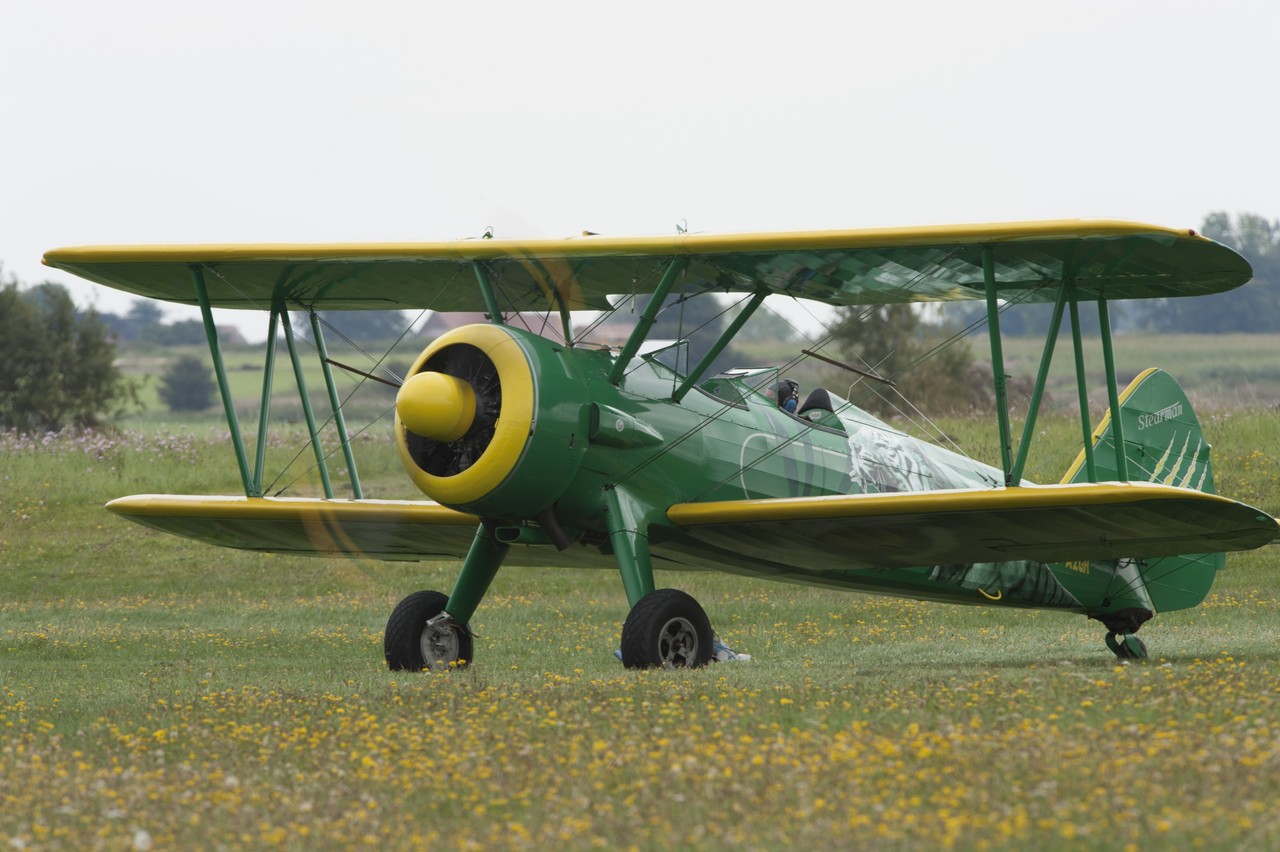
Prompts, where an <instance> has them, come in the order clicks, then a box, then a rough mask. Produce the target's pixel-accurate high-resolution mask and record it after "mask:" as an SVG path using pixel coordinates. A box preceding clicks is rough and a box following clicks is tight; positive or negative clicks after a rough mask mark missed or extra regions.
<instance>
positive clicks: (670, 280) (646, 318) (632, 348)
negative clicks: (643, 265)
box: [609, 257, 688, 385]
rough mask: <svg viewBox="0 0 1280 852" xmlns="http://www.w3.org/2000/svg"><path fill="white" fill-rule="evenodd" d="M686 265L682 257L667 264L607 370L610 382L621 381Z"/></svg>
mask: <svg viewBox="0 0 1280 852" xmlns="http://www.w3.org/2000/svg"><path fill="white" fill-rule="evenodd" d="M686 265H688V261H687V260H686V259H685V258H682V257H677V258H674V259H673V260H672V261H671V263H669V264H667V271H666V272H664V273H663V274H662V280H660V281H659V282H658V286H657V287H655V288H654V290H653V295H652V296H650V297H649V304H647V305H645V306H644V310H643V311H641V312H640V318H639V319H637V320H636V325H635V328H633V329H631V336H630V337H628V338H627V342H626V343H624V344H622V350H621V351H620V352H619V353H618V357H617V359H616V360H615V361H614V362H613V369H612V370H610V371H609V383H610V384H614V385H616V384H617V383H618V382H620V381H622V376H623V374H624V373H625V372H626V370H627V364H630V363H631V359H632V358H634V357H635V356H636V353H637V352H639V351H640V344H642V343H644V341H645V338H646V337H648V336H649V329H651V328H653V323H654V321H655V320H657V318H658V311H660V310H662V305H663V303H664V302H666V301H667V294H668V293H670V292H671V285H673V284H675V282H676V278H678V277H679V275H680V273H681V272H683V271H684V268H685V266H686Z"/></svg>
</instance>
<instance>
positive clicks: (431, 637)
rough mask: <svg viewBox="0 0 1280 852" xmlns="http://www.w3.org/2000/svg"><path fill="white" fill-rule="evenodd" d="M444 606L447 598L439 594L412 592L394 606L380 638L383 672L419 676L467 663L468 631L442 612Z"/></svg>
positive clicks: (470, 643)
mask: <svg viewBox="0 0 1280 852" xmlns="http://www.w3.org/2000/svg"><path fill="white" fill-rule="evenodd" d="M448 603H449V596H448V595H445V594H441V593H440V592H414V593H413V594H411V595H409V596H408V597H407V598H405V599H404V600H402V601H400V603H398V604H396V608H395V609H394V610H392V612H391V617H390V618H389V619H387V629H386V632H385V633H383V636H382V652H383V654H384V655H385V656H386V658H387V668H389V669H391V670H392V671H414V672H419V671H422V670H423V669H432V670H439V669H451V668H461V667H463V666H466V665H467V664H468V663H470V662H471V652H472V648H473V645H474V643H473V641H472V637H471V631H470V630H469V629H468V628H467V625H465V624H458V623H457V622H456V621H454V620H453V619H452V618H451V617H450V616H449V613H447V612H445V611H444V608H445V605H446V604H448Z"/></svg>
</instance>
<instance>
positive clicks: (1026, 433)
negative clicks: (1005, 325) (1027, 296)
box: [1012, 281, 1067, 482]
mask: <svg viewBox="0 0 1280 852" xmlns="http://www.w3.org/2000/svg"><path fill="white" fill-rule="evenodd" d="M1066 306H1067V283H1066V281H1063V282H1062V284H1061V285H1059V287H1058V298H1057V299H1055V300H1054V302H1053V317H1052V319H1050V320H1049V330H1048V331H1047V332H1045V337H1044V350H1043V351H1042V352H1041V353H1040V370H1039V372H1037V373H1036V383H1035V386H1034V387H1033V388H1032V389H1031V403H1030V404H1029V405H1028V407H1027V421H1026V422H1025V423H1024V424H1022V440H1021V441H1019V442H1018V457H1017V459H1015V460H1014V462H1013V475H1012V481H1013V482H1021V481H1022V473H1023V471H1024V470H1026V467H1027V453H1028V452H1029V451H1030V450H1031V436H1032V435H1034V434H1035V428H1036V417H1037V416H1038V415H1039V413H1040V401H1041V400H1042V399H1043V398H1044V386H1045V382H1047V381H1048V379H1049V365H1050V364H1052V363H1053V351H1054V349H1055V348H1056V344H1057V342H1058V331H1059V329H1061V328H1062V311H1063V309H1064V308H1066Z"/></svg>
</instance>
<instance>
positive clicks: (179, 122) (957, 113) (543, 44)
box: [0, 0, 1280, 325]
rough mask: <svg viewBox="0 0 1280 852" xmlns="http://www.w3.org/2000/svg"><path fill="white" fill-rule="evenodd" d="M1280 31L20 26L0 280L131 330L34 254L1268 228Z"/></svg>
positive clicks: (496, 6)
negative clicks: (1022, 224)
mask: <svg viewBox="0 0 1280 852" xmlns="http://www.w3.org/2000/svg"><path fill="white" fill-rule="evenodd" d="M1277 10H1280V3H1277V2H1276V0H1247V2H1231V0H1222V2H1217V3H1204V2H1196V3H1192V2H1183V0H1161V2H1146V1H1145V0H1107V2H1080V0H1075V2H1055V3H1047V2H1035V0H1014V1H1013V2H988V0H969V2H911V0H894V1H893V2H875V3H871V2H861V3H859V2H846V3H835V2H832V3H805V2H789V3H782V2H777V0H774V2H764V3H750V2H735V3H699V2H695V0H686V1H685V2H681V3H667V2H654V0H649V2H644V3H602V2H596V3H558V2H553V0H547V2H541V3H527V2H526V3H507V2H495V0H488V1H487V2H478V3H431V2H425V1H424V2H378V0H366V2H361V3H354V2H350V0H345V2H328V0H323V2H322V1H321V0H310V1H309V2H271V0H252V2H241V0H221V2H217V3H202V4H195V3H184V2H173V0H166V2H158V1H157V2H143V1H142V0H117V2H111V3H103V2H98V0H94V1H93V2H90V1H89V0H31V2H12V3H10V2H4V3H3V6H2V7H0V122H2V125H0V126H2V127H3V133H2V134H0V153H2V156H0V198H3V203H0V261H2V262H3V264H4V268H5V271H6V273H12V274H16V275H17V276H18V277H19V278H20V279H21V280H23V281H25V282H28V283H33V282H35V281H39V280H55V281H60V282H63V283H67V284H68V285H72V289H73V292H74V293H75V294H76V296H77V299H78V300H79V301H81V302H82V303H89V302H95V303H96V304H97V305H98V307H99V308H100V309H102V310H109V311H112V310H115V311H118V310H123V309H125V308H126V307H127V305H128V304H129V301H128V300H127V299H123V298H116V297H113V296H112V295H111V291H107V290H105V289H103V288H98V287H95V286H93V285H89V284H83V285H80V284H73V282H75V281H77V279H74V278H72V277H70V276H66V275H64V274H62V273H60V272H58V271H56V270H50V269H47V268H45V267H43V266H41V264H40V257H41V255H42V254H43V252H44V251H46V250H48V249H51V248H55V247H60V246H68V245H79V244H87V243H92V244H115V243H122V244H125V243H178V242H181V243H188V242H326V241H414V240H445V239H454V238H458V237H466V236H478V235H479V234H481V233H482V232H483V231H484V230H485V228H486V227H489V226H492V227H493V228H494V230H495V232H496V235H497V236H499V237H509V238H518V237H559V236H567V235H570V234H576V233H579V232H581V231H582V230H584V229H587V230H592V231H596V232H601V233H606V234H612V235H631V234H662V233H673V232H674V231H675V228H676V225H677V223H687V226H688V228H689V229H690V230H691V231H700V232H733V231H761V230H766V231H768V230H801V229H824V228H857V227H875V226H892V225H910V224H943V223H949V222H983V221H1005V220H1019V219H1045V218H1075V217H1087V218H1093V217H1105V218H1122V219H1131V220H1138V221H1147V222H1152V223H1156V224H1161V225H1169V226H1176V227H1198V226H1199V224H1200V222H1201V219H1202V218H1203V216H1204V214H1205V213H1208V212H1210V211H1212V210H1227V211H1230V212H1233V213H1236V212H1254V213H1259V214H1261V215H1263V216H1266V217H1267V218H1277V217H1280V163H1278V162H1277V160H1278V157H1280V132H1278V131H1280V126H1278V125H1280V110H1278V109H1277V103H1278V98H1277V93H1278V87H1277V83H1278V82H1280V53H1278V51H1277V45H1278V44H1280V11H1277ZM255 325H256V323H255Z"/></svg>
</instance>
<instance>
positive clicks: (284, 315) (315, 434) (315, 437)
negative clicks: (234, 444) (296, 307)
mask: <svg viewBox="0 0 1280 852" xmlns="http://www.w3.org/2000/svg"><path fill="white" fill-rule="evenodd" d="M280 322H281V324H282V325H283V326H284V342H285V345H286V346H288V347H289V360H290V361H291V362H292V363H293V378H294V381H296V382H297V383H298V400H299V402H301V403H302V416H303V418H304V419H305V420H306V421H307V434H309V435H310V436H311V447H312V449H313V450H314V451H315V455H316V466H317V467H318V468H319V469H320V484H321V485H322V486H324V496H325V497H328V498H330V499H332V498H333V484H332V483H331V482H330V481H329V466H328V465H327V464H325V461H324V447H323V446H321V444H320V430H319V429H317V428H316V415H315V412H314V411H312V410H311V397H310V396H309V395H308V394H307V379H306V377H305V376H304V375H303V373H302V361H300V360H299V359H298V344H297V342H296V341H295V340H294V335H293V325H292V324H291V323H290V322H289V314H288V312H287V311H285V310H284V307H283V306H281V307H280Z"/></svg>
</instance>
